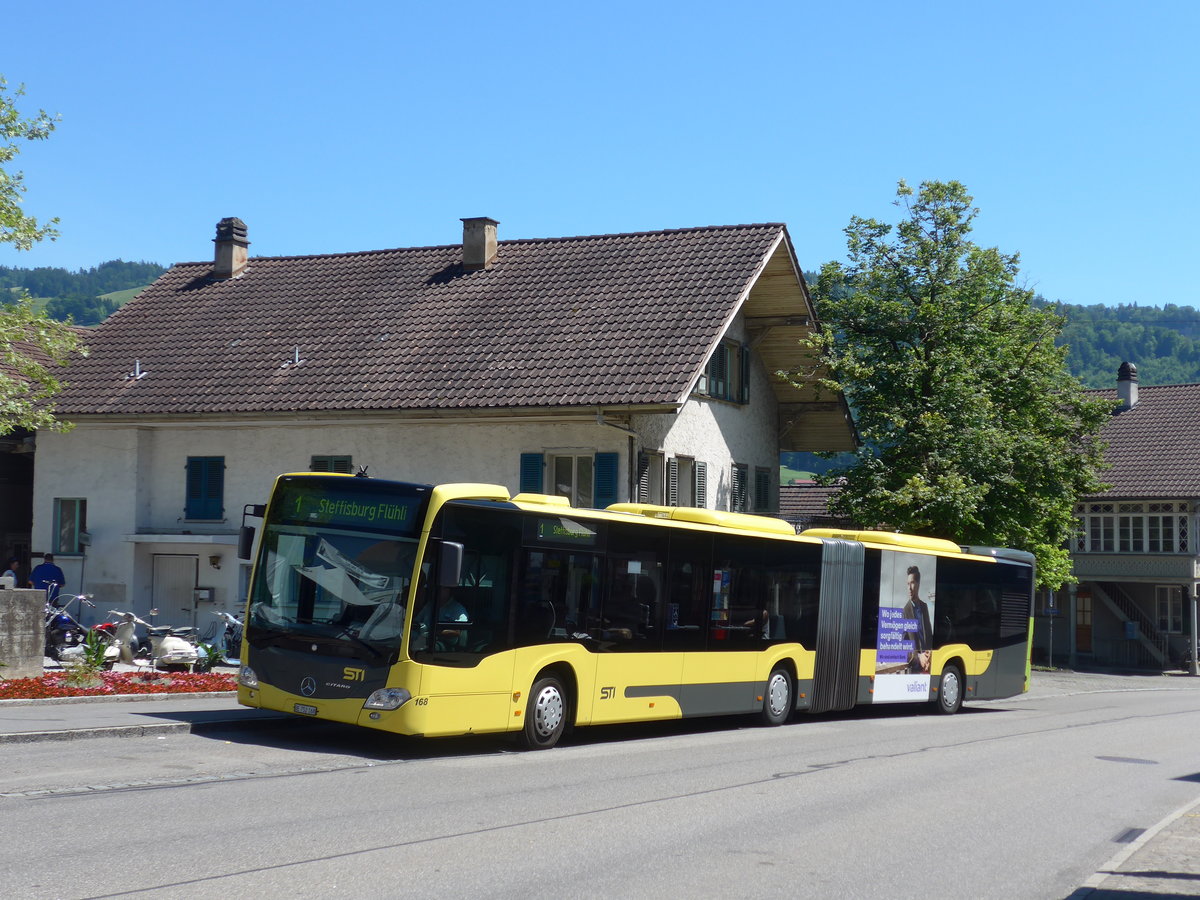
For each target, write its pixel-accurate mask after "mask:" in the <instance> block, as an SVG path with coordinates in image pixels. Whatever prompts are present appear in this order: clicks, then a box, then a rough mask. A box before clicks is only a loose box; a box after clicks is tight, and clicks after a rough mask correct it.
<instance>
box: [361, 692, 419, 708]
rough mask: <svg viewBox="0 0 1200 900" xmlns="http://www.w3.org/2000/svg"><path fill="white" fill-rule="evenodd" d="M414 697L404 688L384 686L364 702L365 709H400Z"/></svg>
mask: <svg viewBox="0 0 1200 900" xmlns="http://www.w3.org/2000/svg"><path fill="white" fill-rule="evenodd" d="M411 699H412V694H410V693H409V692H408V691H406V690H405V689H404V688H383V689H382V690H378V691H375V692H374V693H372V694H371V696H370V697H368V698H367V702H366V703H364V704H363V709H399V708H400V707H401V706H403V705H404V704H405V703H407V702H408V701H409V700H411Z"/></svg>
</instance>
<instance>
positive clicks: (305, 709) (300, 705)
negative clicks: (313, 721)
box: [292, 703, 317, 716]
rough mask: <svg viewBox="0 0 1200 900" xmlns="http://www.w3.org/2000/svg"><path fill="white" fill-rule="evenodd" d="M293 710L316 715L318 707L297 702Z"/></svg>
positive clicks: (304, 714) (301, 713)
mask: <svg viewBox="0 0 1200 900" xmlns="http://www.w3.org/2000/svg"><path fill="white" fill-rule="evenodd" d="M292 712H297V713H300V715H302V716H315V715H316V714H317V708H316V707H315V706H305V705H304V704H303V703H297V704H295V705H294V706H293V707H292Z"/></svg>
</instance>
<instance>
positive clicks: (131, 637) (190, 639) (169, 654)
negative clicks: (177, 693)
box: [108, 609, 200, 672]
mask: <svg viewBox="0 0 1200 900" xmlns="http://www.w3.org/2000/svg"><path fill="white" fill-rule="evenodd" d="M108 614H109V615H110V616H120V617H121V621H120V623H119V624H118V625H117V627H116V635H117V643H118V646H119V647H120V648H121V657H122V659H123V660H124V659H126V658H128V660H129V661H130V662H132V661H133V653H134V652H136V650H135V648H136V647H137V646H138V638H137V626H138V625H142V626H144V627H145V629H146V631H147V633H148V635H149V637H150V666H151V668H158V667H159V666H162V667H163V668H164V669H172V668H186V669H187V670H188V671H189V672H190V671H192V670H193V669H194V668H195V665H196V660H197V659H198V658H199V655H200V654H199V651H198V650H197V649H196V643H195V640H196V629H195V628H192V627H191V626H190V625H189V626H182V627H172V626H170V625H151V624H150V623H149V622H147V621H145V620H144V619H140V618H138V616H137V615H135V614H134V613H131V612H123V611H121V610H117V609H111V610H109V611H108ZM150 615H151V616H156V615H158V610H157V609H152V610H150Z"/></svg>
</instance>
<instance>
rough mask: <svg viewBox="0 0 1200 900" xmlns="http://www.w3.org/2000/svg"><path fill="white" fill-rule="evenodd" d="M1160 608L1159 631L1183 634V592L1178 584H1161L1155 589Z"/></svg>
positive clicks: (1157, 603)
mask: <svg viewBox="0 0 1200 900" xmlns="http://www.w3.org/2000/svg"><path fill="white" fill-rule="evenodd" d="M1154 595H1155V600H1156V605H1157V607H1158V630H1159V631H1160V632H1170V633H1172V634H1181V633H1182V632H1183V590H1182V588H1180V587H1179V585H1177V584H1160V585H1158V586H1157V587H1156V588H1155V589H1154Z"/></svg>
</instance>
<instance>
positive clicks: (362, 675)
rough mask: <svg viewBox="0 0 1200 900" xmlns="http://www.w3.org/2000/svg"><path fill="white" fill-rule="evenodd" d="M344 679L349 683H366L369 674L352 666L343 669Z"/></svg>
mask: <svg viewBox="0 0 1200 900" xmlns="http://www.w3.org/2000/svg"><path fill="white" fill-rule="evenodd" d="M342 677H343V678H345V679H346V680H347V681H366V679H367V673H366V671H365V670H363V669H352V668H350V666H346V668H344V669H342Z"/></svg>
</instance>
